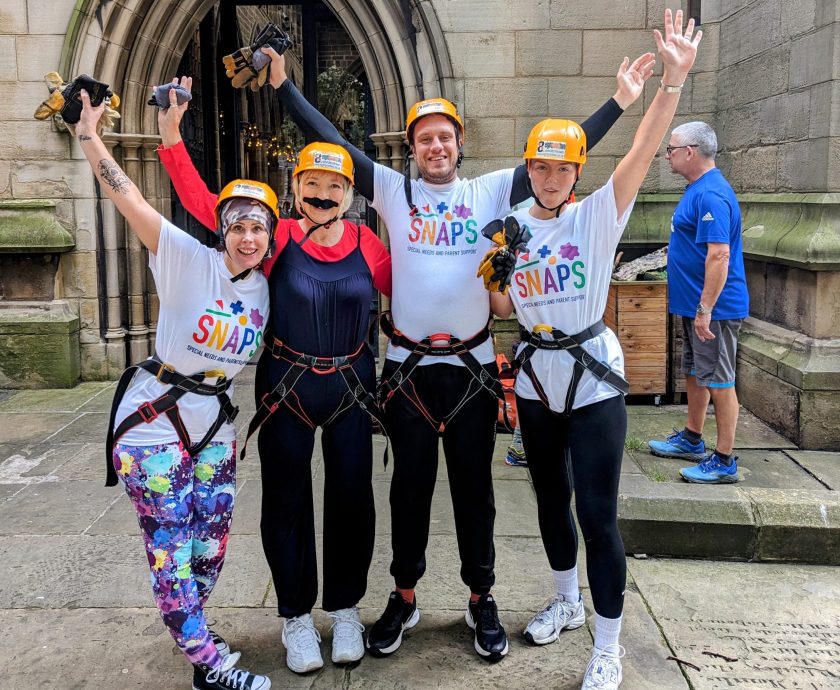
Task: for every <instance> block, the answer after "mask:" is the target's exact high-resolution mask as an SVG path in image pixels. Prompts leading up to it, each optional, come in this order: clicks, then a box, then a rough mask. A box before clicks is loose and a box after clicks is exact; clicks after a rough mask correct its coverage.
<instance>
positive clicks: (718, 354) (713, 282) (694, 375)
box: [648, 122, 750, 484]
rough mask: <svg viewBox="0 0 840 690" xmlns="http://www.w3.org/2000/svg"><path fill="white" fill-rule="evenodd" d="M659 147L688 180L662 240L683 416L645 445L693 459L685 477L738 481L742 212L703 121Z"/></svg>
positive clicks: (744, 307) (745, 309)
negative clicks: (711, 444)
mask: <svg viewBox="0 0 840 690" xmlns="http://www.w3.org/2000/svg"><path fill="white" fill-rule="evenodd" d="M665 151H666V153H665V157H666V159H667V160H668V161H669V162H670V164H671V170H672V171H674V172H675V173H677V174H678V175H682V176H683V177H684V178H685V179H686V180H688V187H686V190H685V194H684V195H683V197H682V199H680V202H679V204H677V208H676V209H675V210H674V215H673V217H672V219H671V239H670V243H669V245H668V302H669V310H670V312H671V313H672V314H677V315H679V316H681V317H682V322H683V334H684V339H683V359H682V371H683V373H684V374H685V382H686V391H687V393H688V419H687V420H686V424H685V428H684V429H683V430H682V431H676V430H675V431H674V433H673V434H671V435H670V436H668V438H666V439H665V440H664V441H650V443H649V444H648V445H649V446H650V450H651V452H652V453H653V454H654V455H659V456H662V457H666V458H682V459H690V460H697V461H699V464H698V465H697V466H695V467H688V468H684V469H682V470H681V471H680V474H681V475H682V478H683V479H685V480H686V481H689V482H696V483H702V484H728V483H732V482H736V481H738V458H737V457H735V456H733V455H732V447H733V444H734V443H735V426H736V424H737V422H738V397H737V395H736V393H735V356H736V351H737V346H738V331H739V330H740V328H741V322H742V321H743V320H744V319H745V318H746V317H747V316H748V315H749V311H750V305H749V294H748V293H747V281H746V275H745V272H744V255H743V250H742V246H741V210H740V209H739V208H738V200H737V199H736V198H735V192H734V191H732V187H731V186H730V185H729V182H727V181H726V178H725V177H724V176H723V174H722V173H721V172H720V170H718V169H717V167H716V166H715V153H716V152H717V137H716V136H715V132H714V130H713V129H712V128H711V127H710V126H709V125H707V124H706V123H705V122H688V123H686V124H684V125H680V126H679V127H676V128H675V129H674V130H673V131H672V132H671V138H670V140H669V141H668V146H667V147H666V149H665ZM710 399H711V401H712V404H713V405H714V408H715V421H716V422H717V439H716V443H715V450H714V452H712V453H711V455H709V456H707V455H706V444H705V443H704V441H703V425H704V423H705V421H706V409H707V408H708V405H709V400H710Z"/></svg>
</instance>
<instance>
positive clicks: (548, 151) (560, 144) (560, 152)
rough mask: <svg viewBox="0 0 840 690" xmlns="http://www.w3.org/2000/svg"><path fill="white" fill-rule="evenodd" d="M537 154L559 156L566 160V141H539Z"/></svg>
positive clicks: (541, 156)
mask: <svg viewBox="0 0 840 690" xmlns="http://www.w3.org/2000/svg"><path fill="white" fill-rule="evenodd" d="M537 155H538V156H539V157H540V158H557V159H560V160H564V159H565V158H566V142H565V141H545V140H542V139H541V140H540V141H538V142H537Z"/></svg>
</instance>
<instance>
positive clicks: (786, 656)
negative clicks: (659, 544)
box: [629, 560, 840, 690]
mask: <svg viewBox="0 0 840 690" xmlns="http://www.w3.org/2000/svg"><path fill="white" fill-rule="evenodd" d="M629 570H630V573H631V574H632V576H633V579H634V581H635V583H636V586H637V587H638V589H639V592H640V594H641V595H642V597H643V598H644V600H645V603H646V605H647V606H648V608H649V610H650V611H651V613H652V614H653V616H654V618H655V619H656V620H657V622H658V623H659V625H660V627H661V629H662V632H663V633H664V634H665V636H666V638H667V639H668V641H669V643H670V644H671V647H672V649H673V652H674V656H676V657H678V658H680V659H683V660H685V661H688V662H691V663H692V664H694V665H696V666H698V667H700V670H699V671H698V670H694V669H692V668H690V667H688V666H685V667H684V668H683V671H684V672H685V673H686V675H687V677H688V679H689V681H690V682H691V684H692V687H693V688H698V689H704V690H705V689H706V688H708V689H712V688H715V689H716V688H752V687H756V688H757V687H762V688H788V689H793V688H809V689H811V690H829V688H832V689H833V688H837V687H840V578H838V577H837V573H838V571H837V568H833V567H819V566H808V567H805V566H795V565H784V566H782V565H778V564H774V565H767V564H754V563H722V562H703V561H674V560H662V561H659V560H649V561H630V563H629ZM712 592H713V593H714V594H713V595H712V594H711V593H712ZM703 652H712V653H714V654H722V655H724V656H727V657H729V658H730V659H733V660H732V661H727V660H725V659H721V658H718V657H713V656H711V657H710V656H707V655H705V654H703Z"/></svg>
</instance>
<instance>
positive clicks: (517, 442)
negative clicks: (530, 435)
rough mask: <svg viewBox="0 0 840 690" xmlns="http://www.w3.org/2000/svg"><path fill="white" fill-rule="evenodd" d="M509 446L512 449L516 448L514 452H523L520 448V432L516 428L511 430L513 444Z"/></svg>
mask: <svg viewBox="0 0 840 690" xmlns="http://www.w3.org/2000/svg"><path fill="white" fill-rule="evenodd" d="M511 445H512V446H513V447H514V448H516V450H518V451H522V450H523V448H522V432H521V431H520V430H519V427H518V426H517V427H516V428H515V429H514V430H513V443H512V444H511Z"/></svg>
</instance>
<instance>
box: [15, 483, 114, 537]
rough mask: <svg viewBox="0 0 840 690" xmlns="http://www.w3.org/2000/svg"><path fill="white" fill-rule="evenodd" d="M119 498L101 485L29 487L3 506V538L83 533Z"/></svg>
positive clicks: (31, 485) (39, 484)
mask: <svg viewBox="0 0 840 690" xmlns="http://www.w3.org/2000/svg"><path fill="white" fill-rule="evenodd" d="M118 496H119V494H117V493H115V492H114V490H113V489H109V488H107V487H105V486H103V485H102V482H92V481H77V482H58V481H56V482H46V481H44V482H41V483H38V484H30V485H29V486H27V487H26V488H25V489H23V491H20V492H19V493H17V494H16V495H15V496H13V497H12V498H9V499H8V500H7V501H5V502H4V503H3V504H2V505H0V535H23V534H82V533H83V532H84V531H85V530H86V529H87V528H88V526H90V524H91V523H93V522H94V521H95V520H96V519H97V518H98V517H99V516H100V515H102V514H103V513H104V512H105V511H106V510H107V509H108V507H109V506H110V505H111V504H112V503H113V502H114V501H115V500H116V498H117V497H118Z"/></svg>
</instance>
